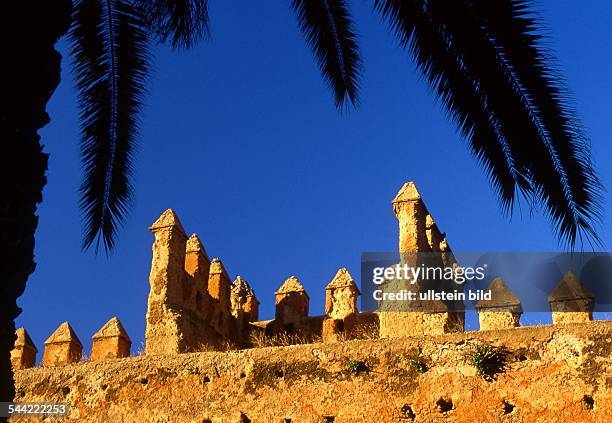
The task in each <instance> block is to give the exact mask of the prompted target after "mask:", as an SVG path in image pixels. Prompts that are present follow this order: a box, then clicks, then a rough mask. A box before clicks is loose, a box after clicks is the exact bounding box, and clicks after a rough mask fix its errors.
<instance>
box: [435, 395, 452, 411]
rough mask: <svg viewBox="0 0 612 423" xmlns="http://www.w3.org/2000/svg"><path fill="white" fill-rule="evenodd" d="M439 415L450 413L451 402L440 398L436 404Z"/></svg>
mask: <svg viewBox="0 0 612 423" xmlns="http://www.w3.org/2000/svg"><path fill="white" fill-rule="evenodd" d="M436 404H437V406H438V409H439V410H440V413H446V412H447V411H451V410H452V409H453V400H451V399H444V398H440V399H439V400H438V401H437V402H436Z"/></svg>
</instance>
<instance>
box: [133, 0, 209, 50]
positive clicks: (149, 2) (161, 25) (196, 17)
mask: <svg viewBox="0 0 612 423" xmlns="http://www.w3.org/2000/svg"><path fill="white" fill-rule="evenodd" d="M137 5H138V7H139V8H140V9H141V10H142V11H143V12H144V15H145V16H146V21H147V26H148V27H149V29H150V30H151V31H152V32H153V33H154V34H156V36H157V38H158V41H159V42H160V43H165V42H169V43H170V45H171V46H172V47H173V48H175V49H180V48H185V49H188V48H191V47H193V46H194V45H195V44H196V43H197V42H198V41H200V39H202V38H204V37H206V36H208V34H209V31H210V28H209V25H208V0H138V2H137Z"/></svg>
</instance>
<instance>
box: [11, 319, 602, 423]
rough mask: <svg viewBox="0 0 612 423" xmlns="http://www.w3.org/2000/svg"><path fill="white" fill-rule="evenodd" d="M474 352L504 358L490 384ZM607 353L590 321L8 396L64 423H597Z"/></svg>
mask: <svg viewBox="0 0 612 423" xmlns="http://www.w3.org/2000/svg"><path fill="white" fill-rule="evenodd" d="M481 344H489V345H492V346H493V347H495V348H496V349H497V350H498V351H499V350H505V351H506V352H505V356H506V361H505V369H503V370H502V371H501V372H499V373H497V374H496V375H495V377H494V379H491V380H485V379H484V378H483V377H481V376H479V375H478V374H477V370H476V368H475V367H474V366H473V365H472V364H470V360H471V357H472V356H473V352H474V349H475V348H476V346H477V345H481ZM611 352H612V322H610V321H595V322H589V323H578V324H566V325H548V326H537V327H523V328H513V329H505V330H494V331H476V332H465V333H453V334H445V335H440V336H426V337H411V338H394V339H377V340H355V341H346V342H338V343H325V344H306V345H295V346H289V347H275V348H260V349H249V350H240V351H229V352H206V353H192V354H178V355H166V356H164V355H160V356H143V357H129V358H123V359H113V360H107V361H103V362H84V363H79V364H71V365H67V366H63V367H57V368H33V369H26V370H19V371H17V372H16V383H17V398H16V400H17V401H19V402H33V401H45V402H46V401H57V402H67V403H69V404H70V406H71V411H70V415H69V418H67V419H62V420H61V421H63V422H71V421H79V422H200V423H202V422H215V423H216V422H219V423H221V422H248V421H251V422H266V423H267V422H292V423H297V422H334V423H343V422H410V421H415V422H440V421H449V422H476V421H478V422H500V421H501V422H568V421H571V422H606V421H611V420H612V360H611V358H610V356H611ZM415 357H420V360H422V361H423V362H424V363H425V364H426V367H427V370H426V371H425V372H423V373H421V372H419V371H417V368H416V366H414V365H413V363H414V362H413V361H412V359H414V358H415ZM356 364H359V365H356ZM362 364H365V369H364V368H363V366H362ZM357 368H358V369H359V371H356V369H357ZM12 421H28V420H27V419H23V418H22V419H15V420H12ZM32 421H34V420H32ZM47 421H52V420H47Z"/></svg>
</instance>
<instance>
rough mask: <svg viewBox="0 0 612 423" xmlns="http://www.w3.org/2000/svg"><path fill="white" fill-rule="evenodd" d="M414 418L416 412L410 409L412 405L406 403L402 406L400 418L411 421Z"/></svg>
mask: <svg viewBox="0 0 612 423" xmlns="http://www.w3.org/2000/svg"><path fill="white" fill-rule="evenodd" d="M415 418H416V414H414V411H412V407H411V406H409V405H408V404H404V405H403V406H402V420H409V421H413V420H414V419H415Z"/></svg>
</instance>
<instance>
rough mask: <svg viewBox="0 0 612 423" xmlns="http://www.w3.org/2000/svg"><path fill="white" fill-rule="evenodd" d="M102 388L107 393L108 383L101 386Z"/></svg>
mask: <svg viewBox="0 0 612 423" xmlns="http://www.w3.org/2000/svg"><path fill="white" fill-rule="evenodd" d="M100 388H101V389H102V390H103V391H106V388H108V385H107V384H106V383H103V384H101V385H100Z"/></svg>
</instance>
